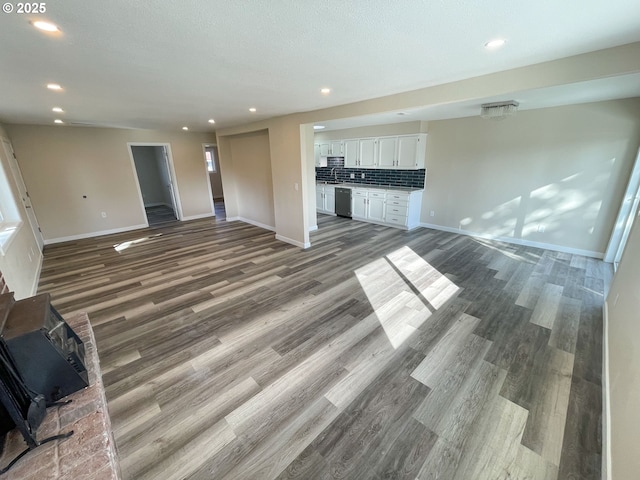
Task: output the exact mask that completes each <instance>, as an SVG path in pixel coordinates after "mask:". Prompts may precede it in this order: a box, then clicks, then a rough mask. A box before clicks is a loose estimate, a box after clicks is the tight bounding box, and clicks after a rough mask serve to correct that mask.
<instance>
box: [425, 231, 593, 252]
mask: <svg viewBox="0 0 640 480" xmlns="http://www.w3.org/2000/svg"><path fill="white" fill-rule="evenodd" d="M420 226H421V227H423V228H431V229H433V230H442V231H444V232H451V233H458V234H460V235H467V236H469V237H476V238H484V239H487V240H497V241H498V242H504V243H512V244H514V245H524V246H526V247H535V248H543V249H545V250H553V251H555V252H563V253H571V254H573V255H582V256H584V257H593V258H598V259H602V257H603V256H604V253H603V252H596V251H593V250H582V249H580V248H572V247H563V246H562V245H556V244H554V243H543V242H532V241H531V240H524V239H522V238H513V237H501V236H499V235H491V234H488V233H475V232H470V231H468V230H460V229H459V228H451V227H443V226H442V225H434V224H431V223H420Z"/></svg>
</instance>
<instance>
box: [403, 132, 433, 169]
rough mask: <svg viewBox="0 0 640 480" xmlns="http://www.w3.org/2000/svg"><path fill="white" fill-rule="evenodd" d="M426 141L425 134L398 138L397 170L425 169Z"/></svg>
mask: <svg viewBox="0 0 640 480" xmlns="http://www.w3.org/2000/svg"><path fill="white" fill-rule="evenodd" d="M426 139H427V136H426V135H424V134H420V135H407V136H402V137H398V159H397V161H396V165H397V168H405V169H418V168H424V159H425V148H426Z"/></svg>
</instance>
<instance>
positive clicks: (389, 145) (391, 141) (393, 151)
mask: <svg viewBox="0 0 640 480" xmlns="http://www.w3.org/2000/svg"><path fill="white" fill-rule="evenodd" d="M397 155H398V137H380V138H379V139H378V167H379V168H393V167H394V166H395V165H396V158H397Z"/></svg>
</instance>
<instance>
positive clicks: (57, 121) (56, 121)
mask: <svg viewBox="0 0 640 480" xmlns="http://www.w3.org/2000/svg"><path fill="white" fill-rule="evenodd" d="M53 123H64V122H63V121H62V120H60V119H59V118H56V119H55V120H54V121H53Z"/></svg>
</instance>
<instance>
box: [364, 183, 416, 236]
mask: <svg viewBox="0 0 640 480" xmlns="http://www.w3.org/2000/svg"><path fill="white" fill-rule="evenodd" d="M421 204H422V190H417V191H411V192H404V191H395V190H382V189H379V188H353V189H352V190H351V216H352V218H353V219H355V220H362V221H365V222H372V223H380V224H384V225H389V226H392V227H397V228H403V229H406V230H411V229H413V228H416V227H418V226H419V225H420V208H421Z"/></svg>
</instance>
